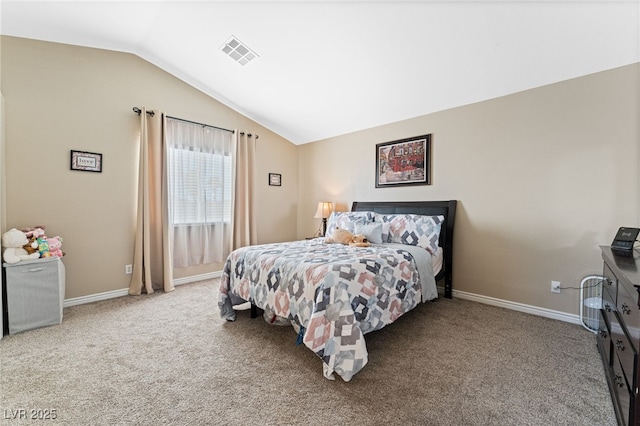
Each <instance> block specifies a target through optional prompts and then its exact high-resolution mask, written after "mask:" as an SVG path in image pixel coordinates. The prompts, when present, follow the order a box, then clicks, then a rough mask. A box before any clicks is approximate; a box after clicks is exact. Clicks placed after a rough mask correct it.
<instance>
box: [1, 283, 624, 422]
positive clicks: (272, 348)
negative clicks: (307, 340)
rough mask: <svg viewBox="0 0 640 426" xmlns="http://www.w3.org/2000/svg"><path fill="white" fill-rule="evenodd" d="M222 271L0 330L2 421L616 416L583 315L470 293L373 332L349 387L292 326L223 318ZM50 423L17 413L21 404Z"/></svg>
mask: <svg viewBox="0 0 640 426" xmlns="http://www.w3.org/2000/svg"><path fill="white" fill-rule="evenodd" d="M217 284H218V283H217V281H216V280H213V281H205V282H201V283H194V284H186V285H182V286H179V287H178V288H177V289H176V291H174V292H173V293H169V294H163V293H156V294H153V295H150V296H139V297H134V296H129V297H123V298H119V299H112V300H108V301H104V302H98V303H93V304H87V305H80V306H74V307H71V308H67V309H65V311H64V315H65V316H64V321H63V323H62V324H60V325H58V326H53V327H47V328H42V329H38V330H32V331H28V332H24V333H20V334H16V335H13V336H5V338H4V339H2V340H0V362H1V365H0V424H3V425H4V424H7V425H13V424H32V423H38V424H64V425H118V424H121V425H133V424H135V425H218V424H219V425H240V424H243V425H244V424H259V425H293V424H296V425H302V424H304V425H336V424H340V425H342V424H344V425H356V424H357V425H361V424H366V425H399V424H402V425H598V426H603V425H615V424H616V423H615V417H614V414H613V408H612V404H611V400H610V396H609V393H608V389H607V384H606V381H605V378H604V374H603V368H602V365H601V361H600V359H599V356H598V352H597V349H596V344H595V335H594V334H592V333H589V332H588V331H586V330H585V329H583V328H581V327H580V326H577V325H572V324H567V323H563V322H559V321H554V320H550V319H546V318H540V317H536V316H532V315H527V314H523V313H519V312H514V311H509V310H505V309H501V308H496V307H492V306H487V305H482V304H478V303H473V302H469V301H464V300H457V299H454V300H439V301H437V302H433V303H428V304H424V305H421V306H419V307H418V308H416V309H415V310H414V311H412V312H410V313H409V314H407V315H406V316H404V317H403V318H401V319H400V320H399V321H398V322H396V323H395V324H392V325H391V326H388V327H387V328H385V329H383V330H381V331H378V332H374V333H371V334H369V335H367V342H368V348H369V364H368V365H367V366H365V368H364V369H363V370H362V371H361V372H360V373H359V374H357V375H356V376H355V377H354V378H353V380H352V381H351V382H349V383H345V382H343V381H341V380H340V379H338V380H336V381H329V380H326V379H325V378H323V376H322V365H321V361H320V359H319V358H317V357H316V355H315V354H313V353H312V352H311V351H310V350H308V349H307V348H306V347H304V346H296V345H295V338H296V334H295V332H294V331H293V329H292V328H290V327H279V326H273V325H269V324H267V323H266V322H264V320H263V319H262V318H261V317H260V318H258V319H254V320H252V319H250V318H249V312H248V311H246V312H242V313H240V315H239V316H238V320H237V321H236V322H234V323H225V322H224V321H222V320H221V319H220V318H219V316H218V309H217V304H216V302H217V294H216V289H217ZM47 409H48V410H55V412H56V417H57V418H56V419H55V420H47V421H42V420H39V421H31V420H28V419H27V420H20V419H14V418H12V417H15V413H19V415H18V417H20V415H21V414H20V413H22V411H20V410H24V412H25V413H26V414H27V416H28V415H29V414H30V413H31V410H47Z"/></svg>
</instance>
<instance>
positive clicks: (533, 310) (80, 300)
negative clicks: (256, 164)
mask: <svg viewBox="0 0 640 426" xmlns="http://www.w3.org/2000/svg"><path fill="white" fill-rule="evenodd" d="M221 275H222V271H217V272H209V273H207V274H200V275H193V276H190V277H184V278H177V279H174V280H173V284H174V285H182V284H188V283H193V282H196V281H203V280H209V279H213V278H219V277H220V276H221ZM127 295H129V289H128V288H123V289H120V290H113V291H107V292H104V293H98V294H91V295H88V296H81V297H74V298H71V299H66V300H65V301H64V307H65V308H68V307H69V306H75V305H82V304H84V303H92V302H98V301H101V300H107V299H113V298H116V297H122V296H127ZM453 297H456V298H458V299H465V300H470V301H472V302H478V303H484V304H486V305H492V306H498V307H501V308H506V309H511V310H514V311H519V312H525V313H528V314H533V315H538V316H541V317H546V318H551V319H555V320H559V321H564V322H569V323H572V324H580V316H579V315H575V314H568V313H566V312H561V311H554V310H552V309H547V308H540V307H538V306H532V305H525V304H524V303H517V302H511V301H509V300H502V299H496V298H494V297H489V296H482V295H479V294H474V293H468V292H466V291H460V290H453Z"/></svg>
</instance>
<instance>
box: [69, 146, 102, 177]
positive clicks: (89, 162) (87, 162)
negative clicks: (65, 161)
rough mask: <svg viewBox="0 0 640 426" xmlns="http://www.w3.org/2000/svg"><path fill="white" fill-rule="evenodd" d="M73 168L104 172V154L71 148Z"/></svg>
mask: <svg viewBox="0 0 640 426" xmlns="http://www.w3.org/2000/svg"><path fill="white" fill-rule="evenodd" d="M71 170H80V171H83V172H98V173H102V154H97V153H95V152H86V151H74V150H71Z"/></svg>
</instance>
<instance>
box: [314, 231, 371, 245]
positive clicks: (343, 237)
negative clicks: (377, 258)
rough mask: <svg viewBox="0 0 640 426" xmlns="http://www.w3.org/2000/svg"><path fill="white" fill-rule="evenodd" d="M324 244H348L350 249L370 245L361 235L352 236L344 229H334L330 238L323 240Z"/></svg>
mask: <svg viewBox="0 0 640 426" xmlns="http://www.w3.org/2000/svg"><path fill="white" fill-rule="evenodd" d="M324 242H325V243H326V244H332V243H337V244H348V245H350V246H352V247H369V246H370V245H371V243H370V242H369V241H368V240H367V237H365V236H364V235H362V234H352V233H351V232H349V231H347V230H346V229H341V228H336V230H335V231H333V233H332V234H331V236H330V237H327V238H325V239H324Z"/></svg>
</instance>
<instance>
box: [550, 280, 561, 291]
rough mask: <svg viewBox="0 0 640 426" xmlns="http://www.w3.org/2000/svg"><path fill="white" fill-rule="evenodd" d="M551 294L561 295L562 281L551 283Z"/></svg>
mask: <svg viewBox="0 0 640 426" xmlns="http://www.w3.org/2000/svg"><path fill="white" fill-rule="evenodd" d="M551 293H560V281H551Z"/></svg>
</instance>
